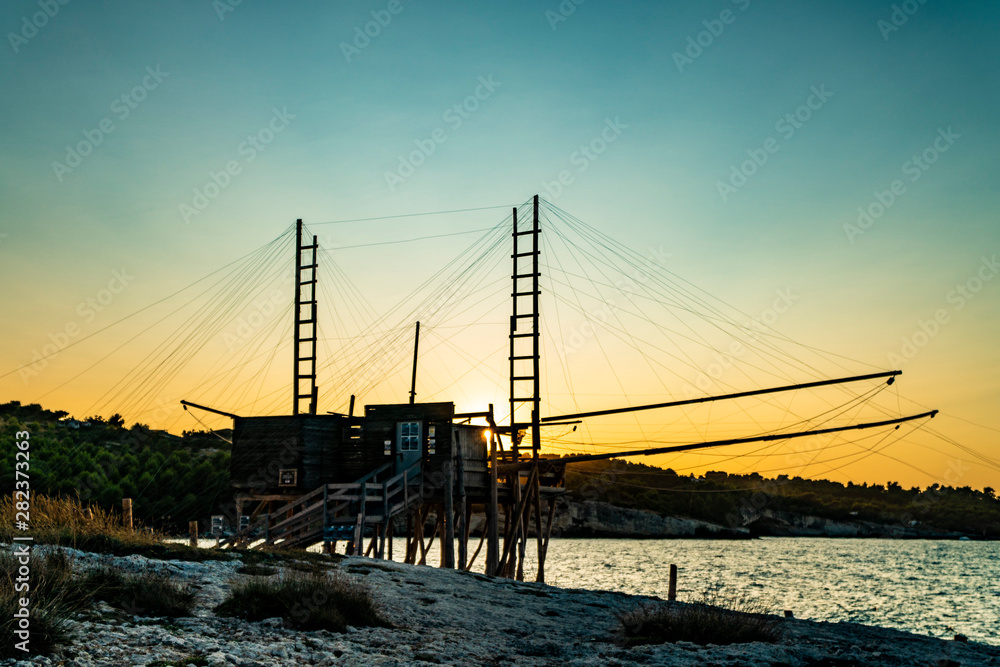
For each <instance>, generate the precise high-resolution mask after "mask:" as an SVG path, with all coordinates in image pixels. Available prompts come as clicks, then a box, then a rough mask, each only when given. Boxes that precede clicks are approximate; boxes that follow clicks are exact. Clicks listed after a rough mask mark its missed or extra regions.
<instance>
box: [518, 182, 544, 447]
mask: <svg viewBox="0 0 1000 667" xmlns="http://www.w3.org/2000/svg"><path fill="white" fill-rule="evenodd" d="M513 218H514V219H513V225H514V229H513V237H514V244H513V248H514V249H513V253H512V254H511V259H512V260H513V272H512V273H511V280H512V282H513V292H512V293H511V298H512V301H513V309H512V310H513V312H512V314H511V317H510V434H511V442H512V443H513V451H514V453H515V458H516V455H517V452H518V445H519V441H518V431H519V430H523V429H525V428H526V427H530V428H531V446H532V451H533V458H537V457H538V446H539V442H540V437H539V436H540V433H539V431H540V419H541V414H540V406H541V369H540V358H541V356H540V352H539V345H540V340H541V338H540V336H541V332H540V329H539V312H538V297H539V295H540V294H541V292H540V290H539V288H538V278H539V275H540V274H539V272H538V255H539V251H538V235H539V232H540V230H539V223H538V195H535V198H534V202H533V215H532V226H531V229H528V230H524V231H521V230H520V229H519V227H518V221H517V209H516V208H515V209H514V216H513ZM523 236H531V250H526V251H523V252H522V251H521V250H520V248H521V243H520V240H521V237H523ZM525 257H530V258H531V259H530V268H528V269H526V267H525V265H526V264H528V262H527V261H524V260H523V258H525ZM528 297H530V300H528ZM525 301H527V304H525ZM522 320H530V321H531V330H530V331H525V327H523V326H522V327H520V330H519V323H520V322H521V321H522ZM526 339H530V341H531V345H530V348H529V349H525V348H526V347H527V346H525V345H523V341H524V340H526ZM529 350H530V353H529ZM529 364H530V365H529ZM529 392H530V395H527V394H528V393H529ZM526 403H530V405H531V415H530V420H526V419H524V410H523V406H524V404H526Z"/></svg>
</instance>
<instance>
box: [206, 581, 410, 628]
mask: <svg viewBox="0 0 1000 667" xmlns="http://www.w3.org/2000/svg"><path fill="white" fill-rule="evenodd" d="M215 612H216V613H217V614H219V615H220V616H232V617H236V618H243V619H246V620H248V621H262V620H264V619H265V618H275V617H280V618H282V619H284V621H285V625H286V626H289V627H294V628H299V629H302V630H320V629H323V630H330V631H333V632H343V631H344V630H345V629H346V628H347V626H348V625H352V626H356V627H361V626H378V627H391V625H390V624H389V622H388V621H386V620H385V619H384V618H383V617H382V615H381V613H380V612H379V610H378V608H377V607H376V605H375V602H374V600H373V598H372V593H371V589H370V588H369V587H368V586H367V585H366V584H365V583H364V581H362V580H361V579H358V578H356V577H351V576H348V575H343V574H339V573H331V574H329V575H326V574H321V573H311V574H304V573H300V572H291V573H286V574H283V575H282V576H281V577H279V578H277V579H259V578H256V577H254V578H252V579H243V580H239V581H236V582H234V583H233V585H232V588H231V590H230V593H229V596H228V597H227V598H226V599H225V601H223V602H222V604H220V605H219V606H218V607H216V608H215Z"/></svg>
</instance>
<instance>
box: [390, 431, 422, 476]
mask: <svg viewBox="0 0 1000 667" xmlns="http://www.w3.org/2000/svg"><path fill="white" fill-rule="evenodd" d="M422 427H423V424H422V423H421V422H399V423H398V424H397V425H396V474H399V473H401V472H403V471H404V470H406V469H407V468H409V467H410V466H411V465H413V464H414V463H416V462H417V461H419V460H420V456H421V454H422V452H421V449H422V447H421V443H422V442H423V438H422V435H423V434H422V433H421V431H422Z"/></svg>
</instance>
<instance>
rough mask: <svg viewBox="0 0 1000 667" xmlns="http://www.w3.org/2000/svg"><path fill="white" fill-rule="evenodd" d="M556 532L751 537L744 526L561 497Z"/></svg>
mask: <svg viewBox="0 0 1000 667" xmlns="http://www.w3.org/2000/svg"><path fill="white" fill-rule="evenodd" d="M552 534H553V535H555V536H558V537H636V538H640V537H675V538H676V537H695V538H723V539H747V538H749V537H751V535H750V532H749V531H748V530H746V529H743V528H737V529H733V528H726V527H724V526H719V525H716V524H714V523H707V522H705V521H699V520H698V519H683V518H676V517H661V516H660V515H659V514H656V513H655V512H649V511H647V510H637V509H628V508H624V507H616V506H614V505H609V504H608V503H602V502H597V501H594V500H588V501H585V502H582V503H576V502H572V501H567V500H560V501H559V503H558V505H557V506H556V514H555V521H554V523H553V526H552Z"/></svg>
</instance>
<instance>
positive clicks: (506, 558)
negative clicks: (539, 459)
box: [500, 468, 538, 572]
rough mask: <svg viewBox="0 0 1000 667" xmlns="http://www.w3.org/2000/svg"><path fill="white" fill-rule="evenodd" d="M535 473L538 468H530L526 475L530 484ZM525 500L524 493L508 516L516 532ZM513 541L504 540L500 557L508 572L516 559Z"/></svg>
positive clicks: (522, 513) (522, 514) (521, 522)
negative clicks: (506, 565)
mask: <svg viewBox="0 0 1000 667" xmlns="http://www.w3.org/2000/svg"><path fill="white" fill-rule="evenodd" d="M537 473H538V469H537V468H534V469H532V471H531V475H530V476H529V477H528V483H529V485H530V484H531V482H532V480H533V479H534V477H535V475H536V474H537ZM527 500H528V495H527V494H525V495H524V496H522V497H521V499H520V501H518V504H517V509H515V510H514V512H513V514H512V515H511V517H510V525H511V530H512V532H515V533H516V532H517V526H518V525H523V520H524V508H525V505H527ZM515 542H516V540H509V541H505V543H504V552H503V556H502V557H501V559H500V562H501V563H507V564H508V567H507V571H508V572H510V571H512V570H513V569H514V568H513V567H512V566H513V565H514V561H515V560H516V558H515V557H514V555H512V553H511V551H512V550H513V547H514V544H515Z"/></svg>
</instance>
